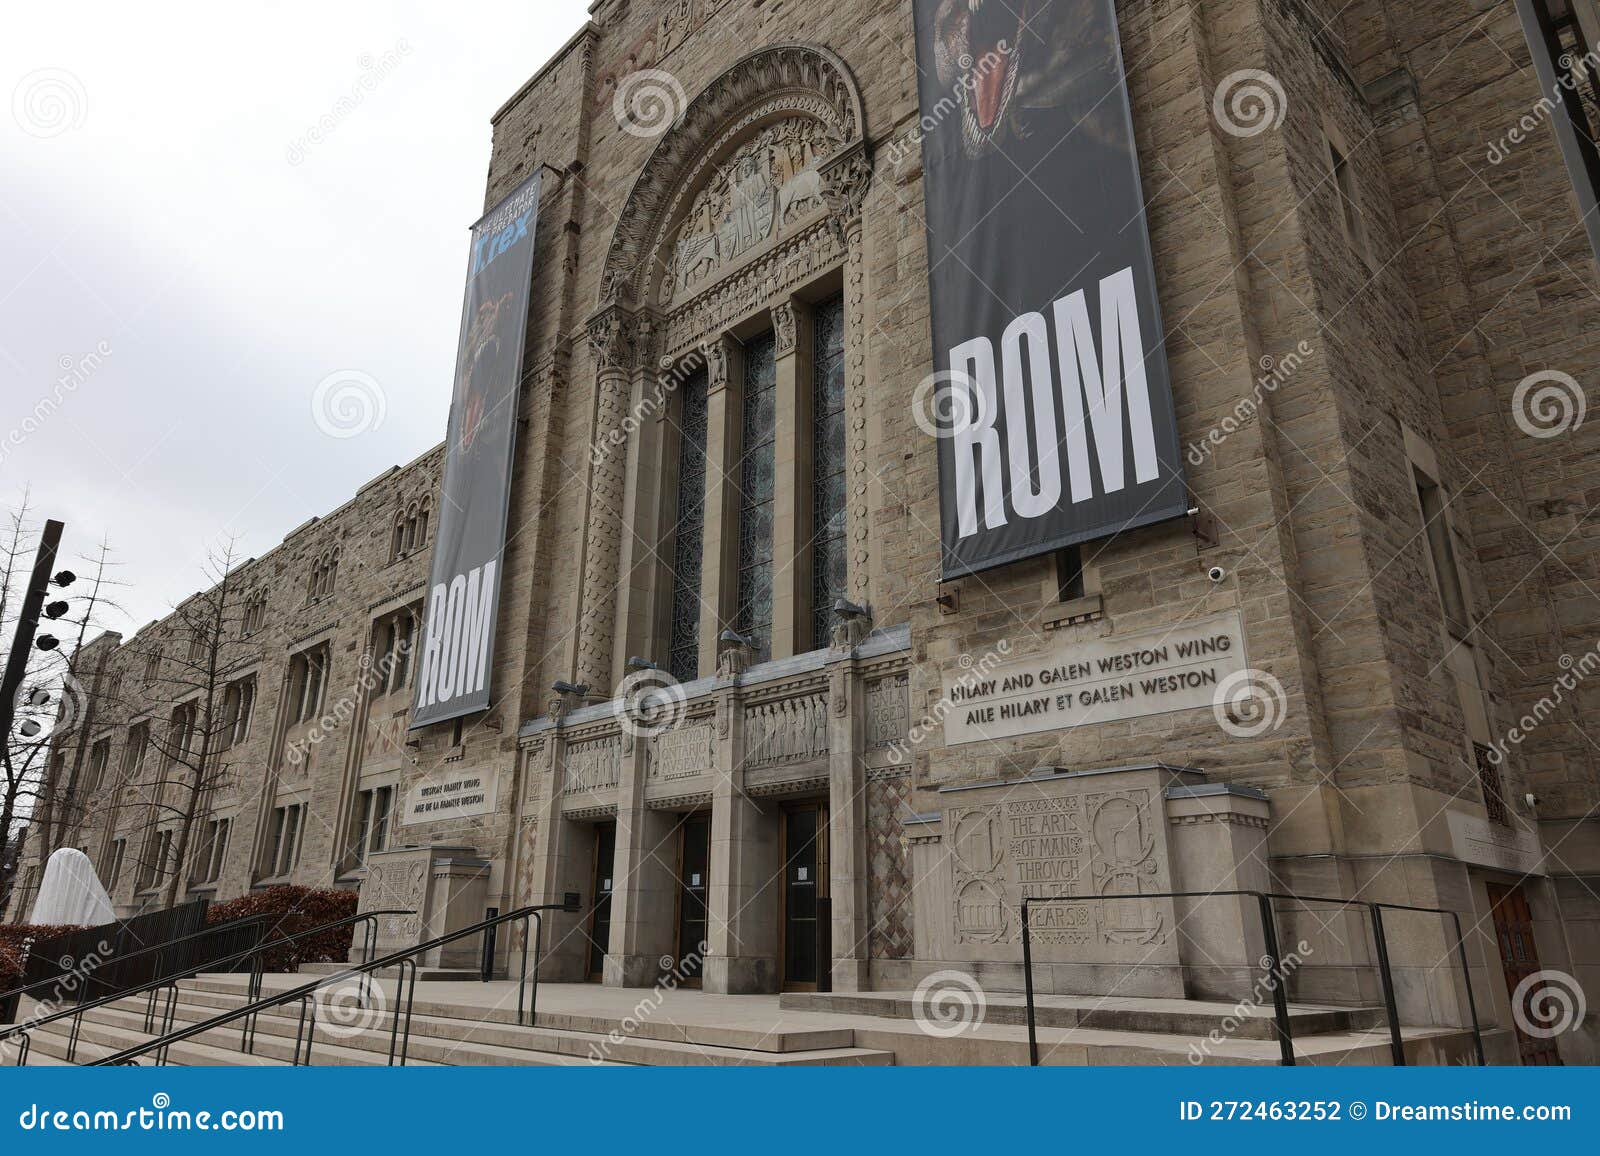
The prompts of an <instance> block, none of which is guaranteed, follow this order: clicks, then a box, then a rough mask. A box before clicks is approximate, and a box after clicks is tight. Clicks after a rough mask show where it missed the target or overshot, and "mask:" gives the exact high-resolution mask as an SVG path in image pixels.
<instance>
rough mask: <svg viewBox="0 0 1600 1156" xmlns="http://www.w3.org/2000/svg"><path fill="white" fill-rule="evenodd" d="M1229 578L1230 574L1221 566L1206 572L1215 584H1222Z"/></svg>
mask: <svg viewBox="0 0 1600 1156" xmlns="http://www.w3.org/2000/svg"><path fill="white" fill-rule="evenodd" d="M1227 576H1228V572H1227V571H1226V570H1224V569H1223V568H1222V567H1221V566H1213V567H1211V569H1209V570H1207V571H1206V577H1207V578H1209V579H1211V580H1212V581H1213V582H1221V581H1222V580H1223V579H1224V578H1226V577H1227Z"/></svg>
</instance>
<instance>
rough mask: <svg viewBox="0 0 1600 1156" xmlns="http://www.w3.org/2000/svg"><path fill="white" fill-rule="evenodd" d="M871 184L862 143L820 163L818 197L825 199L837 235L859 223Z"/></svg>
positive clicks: (870, 172) (870, 171)
mask: <svg viewBox="0 0 1600 1156" xmlns="http://www.w3.org/2000/svg"><path fill="white" fill-rule="evenodd" d="M871 184H872V164H871V162H870V161H869V160H868V159H867V151H866V147H865V146H864V145H863V146H860V147H857V148H853V149H850V150H848V151H846V152H844V153H841V154H840V155H838V156H836V157H833V158H831V159H830V160H829V161H828V163H827V164H825V165H824V166H823V168H822V197H823V200H825V201H826V202H827V203H828V214H829V217H830V219H831V220H832V222H833V228H834V230H835V232H837V233H839V234H840V235H841V236H843V235H845V234H846V233H848V232H849V230H850V228H851V226H852V225H857V224H859V223H860V221H861V208H862V206H863V205H864V204H866V200H867V188H868V187H869V186H870V185H871Z"/></svg>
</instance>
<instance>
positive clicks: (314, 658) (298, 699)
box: [289, 646, 328, 726]
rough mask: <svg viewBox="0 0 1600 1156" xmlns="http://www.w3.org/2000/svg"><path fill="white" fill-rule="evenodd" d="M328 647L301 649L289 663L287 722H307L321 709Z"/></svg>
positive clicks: (292, 723) (291, 723)
mask: <svg viewBox="0 0 1600 1156" xmlns="http://www.w3.org/2000/svg"><path fill="white" fill-rule="evenodd" d="M327 666H328V648H327V647H326V646H318V647H314V648H312V649H311V650H304V651H301V652H300V653H299V654H297V655H295V656H294V659H293V660H292V661H291V662H290V664H289V724H290V725H291V726H293V725H294V724H296V723H303V722H308V721H310V720H311V719H314V718H316V717H317V713H318V712H319V711H320V710H321V709H322V691H323V682H324V680H325V677H326V674H327Z"/></svg>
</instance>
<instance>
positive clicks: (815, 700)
mask: <svg viewBox="0 0 1600 1156" xmlns="http://www.w3.org/2000/svg"><path fill="white" fill-rule="evenodd" d="M827 753H828V703H827V695H826V694H824V693H822V692H820V691H818V692H816V693H813V694H805V695H799V696H796V697H794V698H780V699H775V700H774V701H772V702H763V703H755V704H752V705H750V706H747V707H745V710H744V765H745V767H746V768H747V769H753V768H758V767H775V766H781V765H782V764H784V763H797V762H803V761H805V760H808V759H816V758H822V757H823V756H825V755H826V754H827Z"/></svg>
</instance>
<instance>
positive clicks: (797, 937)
mask: <svg viewBox="0 0 1600 1156" xmlns="http://www.w3.org/2000/svg"><path fill="white" fill-rule="evenodd" d="M831 930H832V923H831V911H830V902H829V899H828V808H827V805H826V804H824V803H802V804H798V805H796V806H792V807H789V808H787V809H785V811H784V815H783V924H782V947H781V950H780V958H781V959H782V960H783V989H784V990H785V991H818V990H823V991H825V990H827V989H828V986H829V985H828V980H829V978H830V976H829V969H830V968H831V967H832V961H833V950H832V945H831V935H830V932H831Z"/></svg>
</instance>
